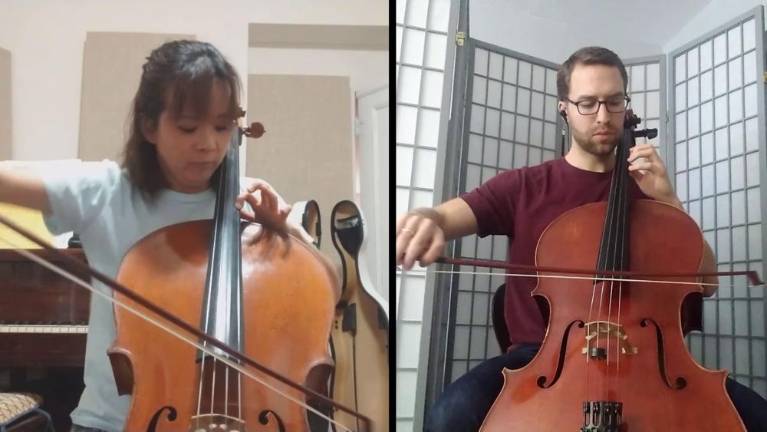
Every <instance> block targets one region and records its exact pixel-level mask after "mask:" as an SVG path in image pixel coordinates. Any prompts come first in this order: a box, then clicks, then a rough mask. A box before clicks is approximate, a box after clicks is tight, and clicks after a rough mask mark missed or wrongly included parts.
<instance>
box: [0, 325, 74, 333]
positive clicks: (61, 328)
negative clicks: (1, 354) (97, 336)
mask: <svg viewBox="0 0 767 432" xmlns="http://www.w3.org/2000/svg"><path fill="white" fill-rule="evenodd" d="M0 333H25V334H87V333H88V325H87V324H83V325H57V324H0Z"/></svg>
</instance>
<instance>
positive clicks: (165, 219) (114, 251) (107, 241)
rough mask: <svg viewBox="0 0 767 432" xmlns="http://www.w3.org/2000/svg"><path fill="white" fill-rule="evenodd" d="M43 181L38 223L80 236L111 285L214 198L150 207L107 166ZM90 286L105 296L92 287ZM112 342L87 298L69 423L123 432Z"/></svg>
mask: <svg viewBox="0 0 767 432" xmlns="http://www.w3.org/2000/svg"><path fill="white" fill-rule="evenodd" d="M43 182H44V184H45V188H46V191H47V193H48V199H49V201H50V205H51V210H52V211H51V214H50V215H48V216H46V217H45V222H46V224H47V226H48V229H49V230H50V231H51V232H52V233H54V234H60V233H64V232H68V231H74V232H76V233H78V234H79V235H80V239H81V241H82V244H83V249H84V251H85V255H86V257H87V259H88V262H89V264H90V265H91V267H94V268H96V269H97V270H99V271H101V272H102V273H104V274H106V275H107V276H109V277H111V278H115V277H116V275H117V270H118V269H119V266H120V263H121V261H122V258H123V256H124V255H125V254H126V252H127V251H128V249H130V247H131V246H132V245H133V244H134V243H136V242H137V241H138V240H140V239H142V238H143V237H145V236H146V235H147V234H149V233H151V232H153V231H155V230H157V229H160V228H162V227H164V226H168V225H173V224H176V223H180V222H186V221H191V220H199V219H211V218H212V217H213V210H214V204H215V193H214V192H213V191H212V190H208V191H205V192H201V193H196V194H183V193H178V192H174V191H170V190H163V191H162V192H160V193H159V194H158V196H157V198H156V200H155V201H154V202H153V203H151V204H150V203H149V202H147V201H145V200H144V198H143V196H142V195H141V193H140V192H139V191H138V190H137V189H136V188H135V187H133V185H132V184H131V183H130V181H129V180H128V177H127V174H126V173H125V172H124V171H122V170H121V168H120V167H119V166H118V165H117V164H116V163H115V162H112V161H103V162H100V163H87V164H85V163H84V164H83V169H82V170H80V172H79V173H78V174H77V175H72V173H71V172H70V173H46V174H45V175H43ZM94 282H95V283H94V285H95V286H96V287H97V288H98V289H100V290H103V292H105V293H109V292H110V291H111V290H110V289H109V288H107V287H106V286H105V285H103V284H102V283H100V282H98V281H94ZM114 338H115V325H114V312H113V309H112V304H111V303H110V302H108V301H106V300H104V299H102V298H99V297H98V296H95V295H92V296H91V309H90V320H89V322H88V343H87V347H86V350H85V376H84V381H85V390H84V391H83V394H82V396H81V397H80V403H79V405H78V407H77V408H76V409H75V410H74V411H73V412H72V415H71V417H72V422H73V423H75V424H78V425H81V426H87V427H93V428H98V429H104V430H107V431H122V430H123V425H124V423H125V418H126V416H127V413H128V409H129V408H130V396H118V395H117V387H116V384H115V380H114V375H113V374H112V367H111V363H110V362H109V358H108V357H107V349H108V348H109V347H110V346H111V345H112V343H113V341H114Z"/></svg>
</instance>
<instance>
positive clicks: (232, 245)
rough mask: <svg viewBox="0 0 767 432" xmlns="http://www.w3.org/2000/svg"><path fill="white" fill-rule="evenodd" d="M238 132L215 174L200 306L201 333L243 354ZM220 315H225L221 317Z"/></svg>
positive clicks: (240, 134) (233, 135)
mask: <svg viewBox="0 0 767 432" xmlns="http://www.w3.org/2000/svg"><path fill="white" fill-rule="evenodd" d="M241 140H242V133H241V132H240V131H239V129H235V130H234V131H233V132H232V139H231V141H230V143H229V151H228V152H227V154H226V157H225V159H224V162H223V163H222V164H221V166H220V167H219V170H218V188H217V191H216V208H215V213H214V216H213V230H212V232H211V239H210V255H209V257H208V273H207V276H206V279H205V281H206V282H205V295H204V298H203V303H202V317H201V320H200V322H201V325H202V330H203V332H205V333H206V334H208V335H210V336H213V337H215V338H217V339H218V340H220V341H223V342H226V344H227V345H229V346H230V347H232V348H234V349H235V350H237V351H242V332H243V328H242V319H241V317H242V271H241V262H242V260H241V254H242V252H241V243H240V215H239V212H238V210H237V209H236V208H235V206H234V200H235V198H236V197H237V194H238V192H239V179H240V175H239V160H238V157H239V156H238V149H239V146H240V142H241ZM221 311H226V312H225V313H223V314H222V313H221Z"/></svg>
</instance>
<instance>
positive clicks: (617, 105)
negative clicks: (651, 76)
mask: <svg viewBox="0 0 767 432" xmlns="http://www.w3.org/2000/svg"><path fill="white" fill-rule="evenodd" d="M565 100H566V101H568V102H570V103H571V104H573V105H575V108H577V109H578V112H579V113H580V114H581V115H593V114H596V113H597V112H599V107H600V106H601V105H604V106H605V109H607V112H609V113H613V114H616V113H622V112H624V111H626V107H628V105H629V102H631V98H630V97H628V96H621V97H619V98H612V99H608V100H598V99H594V98H588V99H582V100H580V101H578V102H576V101H574V100H570V99H569V98H565Z"/></svg>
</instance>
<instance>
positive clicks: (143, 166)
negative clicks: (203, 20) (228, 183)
mask: <svg viewBox="0 0 767 432" xmlns="http://www.w3.org/2000/svg"><path fill="white" fill-rule="evenodd" d="M142 68H143V72H142V74H141V82H140V83H139V87H138V90H137V91H136V96H135V97H134V99H133V107H132V110H131V115H130V118H129V119H130V124H131V128H130V135H129V137H128V141H127V142H126V143H125V148H124V150H123V163H122V166H123V168H125V170H126V171H127V172H128V177H129V178H130V179H131V182H132V183H133V184H134V185H135V186H136V187H137V188H138V190H139V191H141V192H142V194H144V195H145V196H146V197H148V198H150V200H151V199H153V198H154V197H155V196H156V194H157V192H158V191H159V190H160V189H162V188H164V187H166V186H167V181H166V179H165V176H164V175H163V172H162V170H161V169H160V164H159V162H158V160H157V150H156V148H155V146H154V145H153V144H152V143H150V142H149V141H148V140H147V139H146V137H145V136H144V133H143V132H142V124H143V123H144V122H147V123H148V125H149V127H152V128H157V127H158V125H159V121H160V114H161V113H162V112H163V111H164V110H166V109H168V110H170V112H171V113H172V114H173V115H174V116H178V115H180V114H181V112H182V110H183V109H184V107H186V106H187V105H189V106H191V107H192V109H193V110H194V113H195V114H196V115H200V116H202V115H204V114H206V113H207V111H208V109H209V106H210V92H211V87H212V86H213V84H214V81H215V80H219V81H221V82H223V83H224V84H225V85H226V86H227V87H228V88H229V94H230V98H229V100H230V102H229V112H230V114H231V115H232V120H233V121H234V120H235V119H236V118H237V117H239V114H240V101H239V95H240V78H239V76H238V75H237V72H236V71H235V70H234V67H232V65H231V64H230V63H229V62H228V61H227V60H226V59H225V58H224V56H223V55H222V54H221V53H220V52H219V51H218V50H217V49H216V48H215V47H214V46H213V45H211V44H209V43H206V42H198V41H192V40H177V41H171V42H166V43H164V44H163V45H162V46H160V47H158V48H156V49H154V50H153V51H152V53H151V54H150V55H149V57H147V61H146V63H144V66H143V67H142ZM218 176H219V170H216V172H215V173H214V174H213V178H212V179H211V184H212V185H213V186H214V187H215V185H216V183H217V182H216V179H217V178H218Z"/></svg>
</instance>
